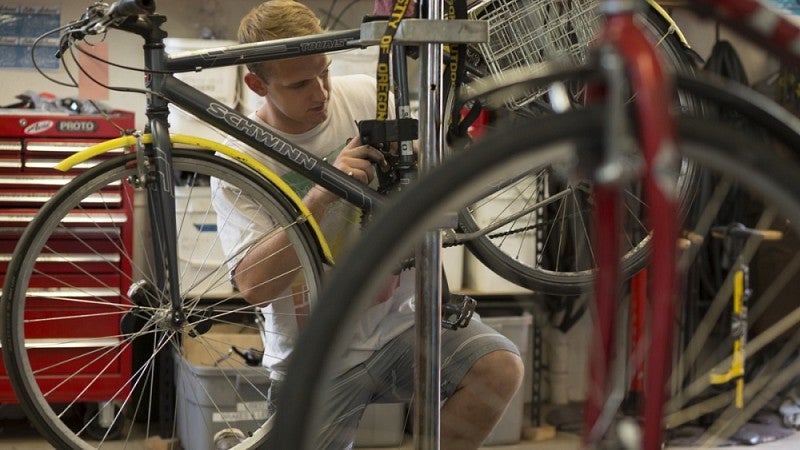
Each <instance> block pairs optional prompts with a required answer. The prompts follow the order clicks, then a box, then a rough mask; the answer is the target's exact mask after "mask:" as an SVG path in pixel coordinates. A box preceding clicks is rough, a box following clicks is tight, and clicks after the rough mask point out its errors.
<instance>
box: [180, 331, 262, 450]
mask: <svg viewBox="0 0 800 450" xmlns="http://www.w3.org/2000/svg"><path fill="white" fill-rule="evenodd" d="M233 329H234V327H230V326H217V325H215V326H214V327H213V328H212V329H211V331H209V333H208V334H207V335H204V336H209V335H212V334H219V335H224V337H223V336H219V337H214V336H210V337H209V339H205V340H204V342H193V340H191V339H189V340H187V341H186V342H184V343H183V348H184V356H185V358H182V357H181V356H180V355H177V354H176V355H175V379H176V384H175V386H176V388H175V389H176V397H177V405H176V408H177V424H176V426H177V437H178V438H179V439H180V442H181V446H182V447H183V448H184V449H187V450H188V449H212V448H214V445H213V444H214V442H213V439H214V434H215V433H216V432H217V431H219V430H222V429H224V428H228V427H235V428H239V429H240V430H242V431H243V432H244V433H245V434H247V433H248V431H251V430H253V429H255V428H256V427H258V426H260V425H261V424H262V423H263V422H264V420H266V419H267V418H268V412H267V400H266V398H267V390H268V388H269V373H268V371H267V370H266V369H265V368H263V367H249V366H246V365H244V364H243V363H242V362H241V360H239V359H236V358H229V359H226V360H225V361H223V362H222V363H221V364H219V366H218V367H214V366H213V364H214V361H212V360H217V359H219V357H218V356H216V355H220V356H222V355H224V354H226V353H227V350H228V348H229V345H236V346H237V348H241V349H247V348H250V347H252V348H256V349H260V348H263V345H262V344H261V336H260V335H259V334H257V333H235V332H232V331H233ZM219 342H227V343H228V344H226V345H222V344H216V343H219Z"/></svg>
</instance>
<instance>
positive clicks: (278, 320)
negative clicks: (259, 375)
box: [212, 75, 415, 379]
mask: <svg viewBox="0 0 800 450" xmlns="http://www.w3.org/2000/svg"><path fill="white" fill-rule="evenodd" d="M330 86H331V88H330V102H329V107H328V118H327V119H326V120H325V122H323V123H322V124H320V125H318V126H316V127H314V128H313V129H311V130H310V131H307V132H305V133H302V134H288V133H282V132H280V133H279V134H281V135H282V136H284V137H285V138H286V139H287V140H289V141H291V142H292V143H294V144H296V145H298V146H300V147H302V148H304V149H306V150H308V151H310V152H312V153H314V154H315V155H316V156H318V157H327V158H328V161H331V162H332V161H333V160H334V159H335V157H336V155H337V154H338V152H339V151H340V150H341V149H342V148H343V147H344V145H345V142H346V141H347V139H349V138H353V137H355V136H356V135H357V133H358V129H357V127H356V121H359V120H365V119H371V118H374V117H375V92H376V83H375V79H374V78H372V77H369V76H367V75H347V76H341V77H332V78H331V84H330ZM392 106H393V105H392ZM392 109H393V108H392ZM250 118H251V119H253V120H254V121H256V122H258V123H260V124H262V125H264V126H267V127H269V126H268V125H267V124H266V123H264V122H263V121H262V120H261V119H259V118H258V117H257V116H256V115H255V114H252V115H251V117H250ZM270 128H271V127H270ZM273 130H274V129H273ZM275 131H276V132H277V130H275ZM226 144H227V145H229V146H232V147H235V148H238V149H240V150H242V151H244V152H245V153H247V154H248V155H250V156H253V157H254V158H255V159H257V160H258V161H260V162H261V163H263V164H265V165H266V166H268V167H270V168H271V169H273V170H275V171H276V172H277V173H278V174H279V175H281V176H283V177H284V179H286V180H287V181H289V184H290V185H291V184H293V183H295V182H299V184H301V185H303V184H305V186H300V187H299V188H298V191H299V193H300V195H301V196H303V195H304V194H305V189H307V188H308V187H310V186H309V185H308V183H305V182H304V180H305V179H303V178H302V177H298V176H297V175H296V174H293V173H291V172H289V170H288V169H287V168H286V167H284V166H281V165H278V164H276V163H275V162H274V161H272V160H271V159H269V158H267V157H266V156H264V155H263V154H261V153H259V152H257V151H256V150H254V149H252V148H251V147H249V146H246V145H245V144H243V143H241V142H239V141H237V140H233V139H229V140H228V141H227V142H226ZM215 181H216V180H212V190H214V191H216V190H217V189H216V187H215ZM233 201H234V199H232V198H226V197H225V196H219V198H217V196H216V195H215V202H214V208H215V209H216V211H217V216H218V220H219V221H222V220H225V226H224V227H220V241H221V242H222V247H223V251H224V252H225V254H226V258H228V259H229V260H230V264H229V265H230V267H231V269H233V268H235V266H236V264H238V262H239V260H240V259H241V257H242V256H243V254H244V252H243V251H242V249H243V248H244V247H246V246H249V245H251V243H253V242H254V241H255V240H257V239H258V238H259V237H260V236H262V235H263V232H264V230H265V229H270V228H271V220H270V218H269V217H254V215H255V214H256V213H255V212H254V211H256V208H252V209H251V210H250V211H249V212H248V211H247V210H242V209H236V208H234V207H233ZM240 203H241V202H240V201H239V200H238V199H237V200H236V205H237V208H239V205H240ZM358 214H359V211H358V209H357V208H356V207H353V206H352V205H350V204H347V203H345V202H344V201H341V200H337V201H336V202H334V204H332V205H331V206H330V207H329V208H328V212H327V213H326V215H325V217H324V218H322V220H320V219H319V218H317V220H318V221H319V223H320V227H321V228H322V231H323V234H324V235H325V238H326V240H327V241H328V244H329V245H330V246H331V249H332V251H333V254H334V258H336V257H337V255H339V254H341V252H342V250H343V249H344V248H347V247H349V246H350V245H352V243H353V242H354V240H355V239H357V238H358V235H359V230H360V226H361V225H360V224H359V221H358ZM238 216H240V217H238ZM237 218H238V219H239V220H236V219H237ZM232 224H239V226H232ZM257 224H260V225H257ZM376 245H377V243H376ZM414 279H415V276H414V271H413V270H406V271H403V272H402V273H401V274H400V275H399V277H398V278H397V279H395V280H393V281H394V283H393V284H395V283H396V286H397V287H396V288H395V289H394V290H393V292H391V296H389V297H388V298H386V299H385V300H384V301H377V300H376V304H374V305H373V306H371V307H370V308H369V309H368V310H367V311H366V313H365V314H364V316H363V317H362V318H360V319H359V320H358V321H357V322H356V325H355V327H354V329H353V338H352V342H351V344H350V345H349V347H348V349H347V352H346V354H345V355H344V356H343V357H341V358H336V362H335V367H334V370H335V372H337V373H340V372H344V371H346V370H347V369H349V368H351V367H353V366H355V365H356V364H359V363H361V362H363V361H364V360H366V359H367V358H368V357H369V355H370V354H371V353H372V352H373V351H375V350H376V349H379V348H381V347H382V346H383V345H385V344H386V343H387V342H388V341H390V340H391V339H392V338H394V337H396V336H397V335H399V334H400V333H401V332H403V331H405V330H406V329H408V328H409V327H411V326H412V324H413V320H414V317H413V311H414V310H413V306H414V302H413V296H414V287H415V285H414ZM379 300H383V299H379ZM315 301H316V299H310V309H311V310H312V311H313V308H314V302H315ZM296 304H297V302H296V301H293V300H292V299H291V298H286V299H282V300H276V301H274V302H272V303H270V304H269V305H268V306H266V307H265V308H263V312H264V317H265V328H266V332H265V337H264V341H265V342H264V344H265V351H264V365H265V366H266V367H267V368H268V369H269V370H270V371H271V373H272V377H273V378H276V379H280V378H282V377H283V375H284V374H285V371H286V358H287V357H288V356H289V354H290V353H291V349H292V347H293V345H294V341H295V338H296V336H297V332H298V317H297V314H296V313H295V310H296Z"/></svg>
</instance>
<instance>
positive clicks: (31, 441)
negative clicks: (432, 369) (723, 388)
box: [0, 420, 800, 450]
mask: <svg viewBox="0 0 800 450" xmlns="http://www.w3.org/2000/svg"><path fill="white" fill-rule="evenodd" d="M578 444H579V439H578V437H577V436H575V435H572V434H559V435H558V436H557V437H556V438H553V439H546V440H541V441H520V442H519V443H517V444H513V445H498V446H492V447H485V450H568V449H570V450H571V449H577V448H578ZM0 448H2V449H3V450H45V449H51V448H52V447H51V446H50V445H49V444H47V443H46V442H44V441H43V440H42V439H41V438H39V437H38V435H37V433H36V431H35V430H33V429H31V428H30V427H29V426H28V425H27V422H26V421H24V420H3V421H1V422H0ZM103 448H104V449H110V450H115V449H117V448H119V449H121V448H123V446H122V445H121V444H120V445H119V446H114V445H109V446H104V447H103ZM125 448H128V449H134V450H135V449H138V448H141V449H144V448H145V447H144V445H142V446H141V447H135V446H134V447H132V446H130V445H129V446H128V447H125ZM392 448H395V449H402V450H409V449H412V448H414V447H413V438H412V436H410V435H405V436H404V439H403V443H402V445H401V446H399V447H380V448H370V447H361V449H362V450H388V449H392ZM670 449H671V450H693V449H694V447H692V448H690V447H681V448H678V447H670ZM723 449H724V450H745V449H748V450H797V449H800V433H794V434H793V435H792V436H789V437H787V438H785V439H781V440H778V441H774V442H769V443H764V444H759V445H757V446H732V447H724V448H723ZM186 450H202V449H186Z"/></svg>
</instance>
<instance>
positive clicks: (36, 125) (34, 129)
mask: <svg viewBox="0 0 800 450" xmlns="http://www.w3.org/2000/svg"><path fill="white" fill-rule="evenodd" d="M53 124H54V122H53V121H52V120H40V121H38V122H33V123H32V124H30V125H28V126H27V127H25V134H39V133H44V132H45V131H47V130H49V129H51V128H53Z"/></svg>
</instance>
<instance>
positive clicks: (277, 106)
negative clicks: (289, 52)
mask: <svg viewBox="0 0 800 450" xmlns="http://www.w3.org/2000/svg"><path fill="white" fill-rule="evenodd" d="M329 66H330V59H329V58H328V57H327V56H326V55H311V56H301V57H297V58H291V59H286V60H280V61H270V62H268V63H267V64H266V67H265V69H266V70H267V77H268V78H267V80H264V81H265V83H264V85H265V88H266V95H265V97H266V100H267V105H266V106H267V107H268V108H269V116H270V119H271V120H269V121H268V122H275V123H270V125H272V126H274V127H275V128H277V129H279V130H281V131H285V132H287V133H294V134H297V133H303V132H306V131H308V130H310V129H312V128H314V127H315V126H317V125H319V124H320V123H322V122H323V121H324V120H325V119H326V118H327V117H328V100H329V98H330V79H329V74H328V68H329Z"/></svg>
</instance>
